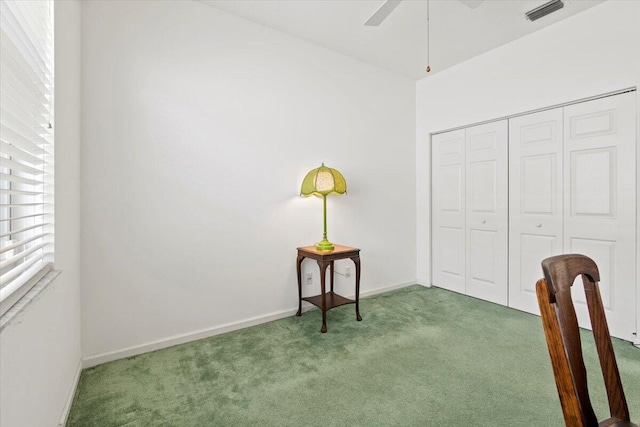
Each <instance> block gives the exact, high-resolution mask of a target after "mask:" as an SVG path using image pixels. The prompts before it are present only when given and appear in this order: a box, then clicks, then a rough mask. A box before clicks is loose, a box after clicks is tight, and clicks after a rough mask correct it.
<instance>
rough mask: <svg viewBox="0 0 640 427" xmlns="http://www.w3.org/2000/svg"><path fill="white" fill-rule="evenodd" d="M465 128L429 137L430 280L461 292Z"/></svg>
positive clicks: (463, 249)
mask: <svg viewBox="0 0 640 427" xmlns="http://www.w3.org/2000/svg"><path fill="white" fill-rule="evenodd" d="M464 138H465V131H464V129H463V130H458V131H453V132H447V133H441V134H438V135H434V136H433V137H432V177H433V178H432V186H433V187H432V188H433V194H432V203H433V208H432V212H433V218H432V221H433V228H432V230H433V252H432V253H433V283H434V285H436V286H438V287H441V288H444V289H449V290H451V291H455V292H460V293H464V292H465V255H464V254H465V141H464Z"/></svg>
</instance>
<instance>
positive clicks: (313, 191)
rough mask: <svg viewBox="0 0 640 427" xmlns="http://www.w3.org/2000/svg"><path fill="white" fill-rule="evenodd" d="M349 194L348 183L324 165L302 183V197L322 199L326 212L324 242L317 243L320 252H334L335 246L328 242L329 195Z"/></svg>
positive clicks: (314, 170) (311, 172) (336, 172)
mask: <svg viewBox="0 0 640 427" xmlns="http://www.w3.org/2000/svg"><path fill="white" fill-rule="evenodd" d="M346 192H347V182H346V181H345V180H344V177H343V176H342V174H341V173H340V172H338V171H337V170H335V169H331V168H328V167H326V166H325V165H324V163H323V164H322V166H320V167H319V168H317V169H313V170H312V171H310V172H309V173H308V174H307V176H305V177H304V180H303V181H302V188H301V189H300V195H301V196H305V197H308V196H318V197H322V203H323V212H324V233H323V235H322V240H321V241H320V242H318V243H316V249H318V250H319V251H332V250H333V249H334V246H333V244H332V243H331V242H329V241H328V240H327V196H328V195H329V194H344V193H346Z"/></svg>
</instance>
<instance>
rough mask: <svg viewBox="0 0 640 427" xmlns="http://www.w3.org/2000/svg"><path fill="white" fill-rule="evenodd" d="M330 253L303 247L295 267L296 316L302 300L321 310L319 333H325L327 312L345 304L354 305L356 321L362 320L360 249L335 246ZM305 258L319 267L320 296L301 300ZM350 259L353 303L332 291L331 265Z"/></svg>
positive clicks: (299, 311) (299, 313) (299, 250)
mask: <svg viewBox="0 0 640 427" xmlns="http://www.w3.org/2000/svg"><path fill="white" fill-rule="evenodd" d="M334 247H335V249H334V250H332V251H319V250H317V249H316V247H315V246H304V247H301V248H298V259H297V261H296V266H297V270H298V312H297V313H296V316H302V300H305V301H307V302H310V303H311V304H313V305H315V306H316V307H319V308H320V310H322V329H320V332H322V333H325V332H327V310H331V309H332V308H334V307H339V306H341V305H345V304H355V305H356V319H357V320H358V321H360V320H362V317H360V249H357V248H351V247H349V246H342V245H335V244H334ZM305 258H311V259H315V260H316V261H317V262H318V266H319V267H320V295H316V296H314V297H307V298H302V271H301V269H300V267H301V266H302V260H304V259H305ZM346 258H351V260H352V261H353V263H354V264H355V266H356V299H355V301H354V300H352V299H349V298H345V297H343V296H342V295H338V294H337V293H335V292H334V291H333V263H334V261H335V260H338V259H346ZM327 267H328V268H329V273H330V277H331V279H330V291H329V292H328V293H327V292H326V288H325V281H326V272H327Z"/></svg>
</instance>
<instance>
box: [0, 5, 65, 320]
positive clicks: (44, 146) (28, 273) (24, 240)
mask: <svg viewBox="0 0 640 427" xmlns="http://www.w3.org/2000/svg"><path fill="white" fill-rule="evenodd" d="M0 18H1V21H0V30H1V31H0V37H1V38H0V65H1V69H0V81H1V86H0V314H3V313H4V312H5V311H7V310H8V309H9V308H10V307H11V306H12V305H13V304H15V302H17V301H18V300H19V299H20V298H21V297H22V296H23V295H24V294H25V293H27V292H28V291H29V289H30V288H31V287H32V286H33V285H34V284H35V283H36V282H37V280H38V279H39V278H41V277H42V276H44V274H46V271H47V270H48V269H49V268H50V267H49V266H50V265H51V263H52V262H53V128H52V123H53V1H52V0H26V1H16V0H0Z"/></svg>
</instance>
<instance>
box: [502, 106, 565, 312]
mask: <svg viewBox="0 0 640 427" xmlns="http://www.w3.org/2000/svg"><path fill="white" fill-rule="evenodd" d="M562 138H563V128H562V108H556V109H553V110H548V111H542V112H540V113H534V114H528V115H525V116H520V117H516V118H513V119H510V120H509V307H513V308H517V309H518V310H523V311H526V312H529V313H536V314H539V308H538V300H537V298H536V289H535V287H536V282H537V281H538V279H540V278H541V277H542V268H541V267H540V261H542V260H543V259H545V258H548V257H550V256H553V255H559V254H561V253H562V251H563V245H562V212H563V209H562Z"/></svg>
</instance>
